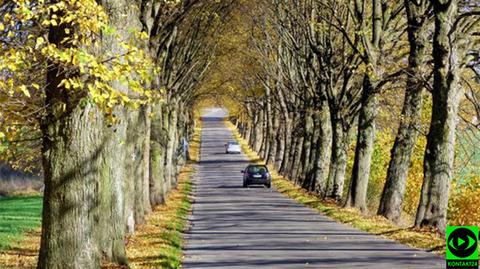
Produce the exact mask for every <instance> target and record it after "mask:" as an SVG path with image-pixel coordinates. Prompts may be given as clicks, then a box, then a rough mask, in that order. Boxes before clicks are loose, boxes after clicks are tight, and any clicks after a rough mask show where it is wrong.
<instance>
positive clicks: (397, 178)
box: [378, 0, 428, 222]
mask: <svg viewBox="0 0 480 269" xmlns="http://www.w3.org/2000/svg"><path fill="white" fill-rule="evenodd" d="M405 7H406V10H407V18H408V22H409V23H408V27H407V32H408V39H409V44H410V55H409V64H408V69H407V82H406V83H407V84H406V91H405V99H404V103H403V109H402V116H401V118H400V126H399V128H398V133H397V137H396V138H395V143H394V145H393V148H392V151H391V159H390V163H389V166H388V171H387V180H386V183H385V186H384V188H383V193H382V198H381V200H380V206H379V208H378V214H379V215H382V216H385V217H386V218H387V219H390V220H392V221H394V222H398V221H399V220H400V217H401V214H402V209H403V198H404V193H405V185H406V181H407V175H408V169H409V166H410V162H411V156H412V152H413V149H414V147H415V144H416V142H417V137H418V134H419V130H420V122H421V116H422V106H423V82H422V81H421V80H420V79H418V78H417V77H418V76H419V75H421V74H422V66H423V64H424V61H425V53H426V51H425V50H426V43H427V42H428V36H427V34H428V33H427V31H426V30H427V29H426V28H427V27H426V25H425V24H427V22H426V21H425V20H426V16H427V15H426V12H427V9H428V1H426V0H423V1H421V2H420V3H419V4H417V3H416V2H415V1H412V0H405Z"/></svg>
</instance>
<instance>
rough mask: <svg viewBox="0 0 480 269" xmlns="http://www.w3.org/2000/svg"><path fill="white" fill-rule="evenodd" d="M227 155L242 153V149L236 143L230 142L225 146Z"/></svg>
mask: <svg viewBox="0 0 480 269" xmlns="http://www.w3.org/2000/svg"><path fill="white" fill-rule="evenodd" d="M225 153H226V154H229V153H242V149H241V148H240V145H239V144H238V143H237V142H235V141H230V142H228V143H227V144H225Z"/></svg>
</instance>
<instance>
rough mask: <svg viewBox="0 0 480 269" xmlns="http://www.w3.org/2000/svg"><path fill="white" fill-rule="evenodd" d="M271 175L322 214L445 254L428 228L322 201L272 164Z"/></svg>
mask: <svg viewBox="0 0 480 269" xmlns="http://www.w3.org/2000/svg"><path fill="white" fill-rule="evenodd" d="M226 125H227V127H228V128H229V129H230V130H232V132H233V136H234V137H235V139H236V140H237V141H238V142H239V143H240V145H241V146H242V150H243V152H244V153H245V155H247V157H248V158H249V160H251V161H252V162H255V163H259V164H265V162H264V161H263V160H262V159H261V158H260V157H259V156H258V154H257V153H256V152H254V151H253V150H252V149H251V148H250V147H249V146H248V142H247V141H245V140H244V139H243V138H242V137H241V136H240V134H239V132H238V130H237V129H236V128H235V126H234V125H233V124H232V123H231V122H229V121H226ZM269 168H270V170H271V174H272V184H273V186H275V188H276V189H277V190H278V191H279V192H281V193H282V194H284V195H285V196H287V197H289V198H292V199H294V200H296V201H297V202H299V203H301V204H303V205H305V206H308V207H311V208H313V209H316V210H318V211H319V212H321V213H323V214H324V215H326V216H328V217H330V218H332V219H334V220H336V221H339V222H342V223H345V224H348V225H350V226H352V227H355V228H357V229H359V230H362V231H365V232H369V233H372V234H376V235H379V236H382V237H385V238H388V239H392V240H395V241H397V242H399V243H402V244H405V245H408V246H410V247H413V248H419V249H424V250H426V251H430V252H434V253H437V254H444V253H445V239H444V238H443V237H441V236H439V235H438V234H437V233H435V232H434V231H432V230H429V229H417V228H411V227H400V226H397V225H395V224H394V223H392V222H391V221H389V220H387V219H386V218H384V217H381V216H376V215H372V216H369V215H364V214H362V213H361V212H360V211H358V210H356V209H352V208H343V207H341V206H339V205H338V204H336V203H334V202H332V201H325V200H322V199H321V198H319V197H318V196H316V195H315V194H313V193H309V192H307V191H306V190H305V189H303V188H301V187H300V186H297V185H295V184H294V183H293V182H292V181H290V180H288V179H286V178H284V177H283V176H281V175H279V174H278V172H277V171H275V170H274V169H273V168H272V167H269Z"/></svg>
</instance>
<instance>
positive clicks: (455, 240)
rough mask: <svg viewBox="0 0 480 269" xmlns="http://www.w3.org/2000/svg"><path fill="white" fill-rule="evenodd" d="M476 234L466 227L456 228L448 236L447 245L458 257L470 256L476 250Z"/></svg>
mask: <svg viewBox="0 0 480 269" xmlns="http://www.w3.org/2000/svg"><path fill="white" fill-rule="evenodd" d="M477 244H478V243H477V235H476V234H475V233H473V232H472V231H470V230H469V229H466V228H458V229H456V230H455V231H453V232H452V233H451V234H450V236H449V237H448V244H447V247H448V249H449V250H450V252H451V253H452V254H453V255H455V256H456V257H459V258H466V257H469V256H471V255H472V254H474V253H475V251H476V250H477V248H478V246H477Z"/></svg>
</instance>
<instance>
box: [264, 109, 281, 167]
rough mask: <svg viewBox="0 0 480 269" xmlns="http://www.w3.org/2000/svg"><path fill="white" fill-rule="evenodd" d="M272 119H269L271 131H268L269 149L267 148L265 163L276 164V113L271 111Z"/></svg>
mask: <svg viewBox="0 0 480 269" xmlns="http://www.w3.org/2000/svg"><path fill="white" fill-rule="evenodd" d="M272 117H273V119H271V124H272V125H271V127H270V128H271V131H270V132H269V136H268V139H269V143H268V144H269V145H270V146H269V149H268V155H267V164H272V165H274V166H275V165H276V158H277V150H278V145H277V142H278V141H277V136H278V134H279V132H278V126H279V122H278V114H277V113H272Z"/></svg>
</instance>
